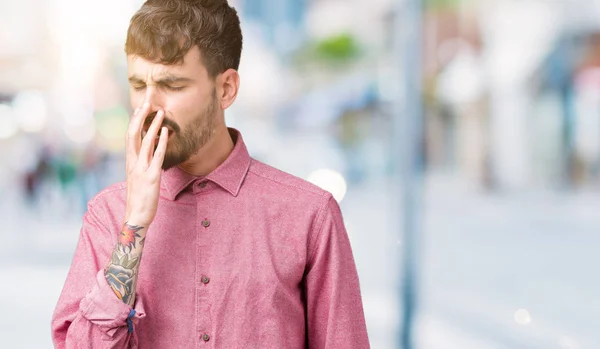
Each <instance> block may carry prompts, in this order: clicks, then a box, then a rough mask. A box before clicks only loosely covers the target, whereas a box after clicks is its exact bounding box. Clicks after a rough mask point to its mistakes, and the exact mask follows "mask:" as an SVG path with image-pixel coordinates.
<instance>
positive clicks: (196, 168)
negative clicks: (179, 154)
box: [178, 124, 234, 177]
mask: <svg viewBox="0 0 600 349" xmlns="http://www.w3.org/2000/svg"><path fill="white" fill-rule="evenodd" d="M233 147H234V143H233V140H232V139H231V136H230V135H229V130H228V129H227V127H226V126H225V124H221V125H220V126H219V127H217V128H215V129H214V130H213V134H212V137H211V139H210V141H208V143H206V144H205V145H204V146H203V147H202V148H200V150H199V151H198V152H197V153H196V154H194V155H192V157H190V158H189V159H188V160H186V161H185V162H183V163H182V164H180V165H178V167H179V169H181V170H182V171H184V172H187V173H189V174H191V175H194V176H197V177H202V176H206V175H208V174H209V173H211V172H212V171H213V170H215V169H216V168H217V167H219V165H221V164H222V163H223V162H224V161H225V160H226V159H227V157H228V156H229V154H231V151H232V150H233Z"/></svg>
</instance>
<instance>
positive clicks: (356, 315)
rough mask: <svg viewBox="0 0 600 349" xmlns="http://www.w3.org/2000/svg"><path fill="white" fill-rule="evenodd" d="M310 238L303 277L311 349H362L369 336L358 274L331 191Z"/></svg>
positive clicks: (339, 212) (366, 344)
mask: <svg viewBox="0 0 600 349" xmlns="http://www.w3.org/2000/svg"><path fill="white" fill-rule="evenodd" d="M325 199H326V201H327V202H326V203H325V206H324V207H323V208H322V209H321V213H320V214H319V216H318V218H317V224H316V227H315V228H316V229H315V231H313V232H311V234H312V235H311V238H310V240H309V245H308V246H309V250H308V253H309V256H308V265H307V271H306V276H305V280H304V286H305V294H306V301H307V306H306V309H307V322H308V323H307V330H308V337H307V338H308V347H309V348H310V349H325V348H327V349H348V348H353V349H365V348H369V339H368V336H367V328H366V324H365V316H364V312H363V306H362V299H361V294H360V286H359V281H358V274H357V272H356V266H355V264H354V257H353V255H352V249H351V246H350V240H349V239H348V234H347V233H346V229H345V227H344V223H343V219H342V213H341V211H340V208H339V206H338V203H337V202H336V201H335V199H333V197H332V196H331V194H328V195H327V196H326V197H325Z"/></svg>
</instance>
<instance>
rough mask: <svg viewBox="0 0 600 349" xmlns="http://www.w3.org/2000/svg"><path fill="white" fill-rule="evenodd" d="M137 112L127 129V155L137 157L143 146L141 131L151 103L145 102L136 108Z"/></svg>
mask: <svg viewBox="0 0 600 349" xmlns="http://www.w3.org/2000/svg"><path fill="white" fill-rule="evenodd" d="M136 110H137V112H135V113H134V114H133V116H132V117H131V121H130V122H129V127H128V129H127V144H126V147H127V156H129V157H132V158H137V156H138V154H139V153H140V147H141V142H142V140H141V138H142V137H141V132H142V126H143V125H144V120H146V117H147V116H148V112H149V111H150V103H149V102H145V103H144V104H143V105H142V107H140V108H137V109H136Z"/></svg>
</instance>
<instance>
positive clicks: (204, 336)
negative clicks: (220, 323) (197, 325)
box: [202, 333, 210, 342]
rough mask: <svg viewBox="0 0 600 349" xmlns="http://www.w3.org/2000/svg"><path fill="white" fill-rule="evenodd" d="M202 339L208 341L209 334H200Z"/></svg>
mask: <svg viewBox="0 0 600 349" xmlns="http://www.w3.org/2000/svg"><path fill="white" fill-rule="evenodd" d="M202 340H203V341H205V342H208V341H209V340H210V336H209V335H208V334H206V333H205V334H203V335H202Z"/></svg>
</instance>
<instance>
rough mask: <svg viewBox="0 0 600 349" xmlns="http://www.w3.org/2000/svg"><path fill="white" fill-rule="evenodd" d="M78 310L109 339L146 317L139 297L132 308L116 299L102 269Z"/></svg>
mask: <svg viewBox="0 0 600 349" xmlns="http://www.w3.org/2000/svg"><path fill="white" fill-rule="evenodd" d="M79 309H80V311H81V314H82V315H83V317H84V318H86V319H87V320H88V321H90V322H91V323H93V324H95V325H97V326H98V327H99V328H100V329H101V330H102V331H103V332H105V333H106V334H107V335H108V336H109V337H111V338H112V337H114V335H115V334H116V332H117V330H119V329H120V328H127V329H131V328H132V326H133V327H135V325H137V323H138V322H139V320H140V319H142V318H144V317H145V316H146V313H145V312H144V304H143V302H142V299H141V298H140V297H136V301H135V305H134V307H133V308H132V307H130V306H129V305H127V304H125V303H124V302H123V301H122V300H120V299H119V298H117V296H116V295H115V293H114V292H113V290H112V288H111V287H110V285H109V284H108V282H107V281H106V276H105V274H104V270H103V269H101V270H100V271H98V274H97V275H96V284H95V285H94V288H93V289H92V290H91V291H90V292H89V293H88V294H87V295H86V296H85V298H83V299H82V300H81V303H80V305H79ZM132 310H135V311H132ZM128 320H129V321H128Z"/></svg>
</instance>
